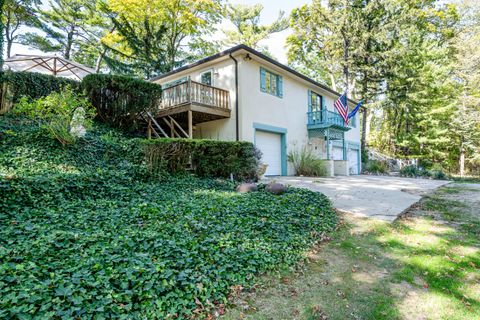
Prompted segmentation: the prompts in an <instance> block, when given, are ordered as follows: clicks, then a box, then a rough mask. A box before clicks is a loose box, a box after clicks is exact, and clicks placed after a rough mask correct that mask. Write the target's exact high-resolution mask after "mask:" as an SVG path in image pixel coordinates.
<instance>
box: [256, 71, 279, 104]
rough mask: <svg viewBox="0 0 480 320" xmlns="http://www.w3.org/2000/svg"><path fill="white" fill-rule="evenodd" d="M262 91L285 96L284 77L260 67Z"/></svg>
mask: <svg viewBox="0 0 480 320" xmlns="http://www.w3.org/2000/svg"><path fill="white" fill-rule="evenodd" d="M260 91H262V92H265V93H270V94H273V95H274V96H277V97H279V98H282V97H283V77H282V76H280V75H278V74H274V73H273V72H270V71H267V70H266V69H264V68H262V67H260Z"/></svg>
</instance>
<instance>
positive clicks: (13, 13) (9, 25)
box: [1, 0, 40, 58]
mask: <svg viewBox="0 0 480 320" xmlns="http://www.w3.org/2000/svg"><path fill="white" fill-rule="evenodd" d="M2 2H3V3H4V4H3V11H2V16H1V19H2V25H3V31H2V35H4V37H5V40H6V45H7V46H6V49H7V58H10V57H11V55H12V45H13V44H14V43H15V42H17V41H18V40H19V36H20V34H19V31H20V28H21V27H22V26H33V25H35V24H36V23H38V19H37V16H36V15H35V10H34V5H38V4H40V0H3V1H2ZM2 41H3V40H2Z"/></svg>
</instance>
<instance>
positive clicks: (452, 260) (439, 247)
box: [225, 184, 480, 320]
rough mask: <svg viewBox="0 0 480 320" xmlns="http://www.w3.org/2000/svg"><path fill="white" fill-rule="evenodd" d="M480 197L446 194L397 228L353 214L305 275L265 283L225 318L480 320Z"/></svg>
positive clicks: (455, 189) (449, 190)
mask: <svg viewBox="0 0 480 320" xmlns="http://www.w3.org/2000/svg"><path fill="white" fill-rule="evenodd" d="M479 191H480V186H468V187H466V186H464V185H463V184H453V185H449V186H447V187H444V188H441V189H439V190H437V192H435V193H434V194H433V195H429V196H427V197H425V198H424V199H423V200H422V201H421V202H420V204H419V205H418V206H416V207H415V208H413V209H412V210H411V211H410V213H409V215H408V217H405V218H403V219H400V220H398V221H396V222H395V223H393V224H387V223H383V222H379V221H374V220H370V219H364V218H358V217H352V216H345V217H344V223H342V224H341V227H340V228H339V229H338V230H337V231H336V233H335V234H333V236H332V240H331V241H329V242H327V243H325V244H323V245H321V246H319V247H317V248H315V249H314V250H313V251H312V252H311V254H310V256H309V257H310V261H309V263H308V264H306V266H305V268H304V269H303V270H302V271H301V272H296V273H292V272H290V273H286V274H283V275H281V276H280V277H265V278H264V279H263V283H262V286H260V287H259V288H257V290H255V291H250V292H246V293H244V294H241V295H238V296H237V297H236V299H234V300H233V302H232V304H233V306H232V308H231V309H230V310H228V312H227V315H226V316H225V319H308V320H310V319H312V320H313V319H449V320H450V319H458V320H468V319H471V320H473V319H479V318H480V240H479V239H480V216H479V212H478V203H479V202H480V193H479Z"/></svg>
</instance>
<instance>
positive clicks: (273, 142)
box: [255, 131, 282, 176]
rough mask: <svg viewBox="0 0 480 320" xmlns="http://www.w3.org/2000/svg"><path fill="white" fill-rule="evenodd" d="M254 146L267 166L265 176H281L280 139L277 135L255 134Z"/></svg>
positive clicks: (267, 133)
mask: <svg viewBox="0 0 480 320" xmlns="http://www.w3.org/2000/svg"><path fill="white" fill-rule="evenodd" d="M255 145H256V146H257V148H258V149H260V151H262V162H264V163H266V164H268V167H267V171H266V172H265V175H267V176H279V175H281V174H282V138H281V135H280V134H278V133H271V132H265V131H256V132H255Z"/></svg>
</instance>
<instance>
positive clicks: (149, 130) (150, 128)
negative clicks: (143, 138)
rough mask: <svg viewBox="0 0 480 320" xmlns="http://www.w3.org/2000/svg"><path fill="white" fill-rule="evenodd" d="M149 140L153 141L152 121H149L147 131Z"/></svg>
mask: <svg viewBox="0 0 480 320" xmlns="http://www.w3.org/2000/svg"><path fill="white" fill-rule="evenodd" d="M147 137H148V139H152V120H150V119H148V129H147Z"/></svg>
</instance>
